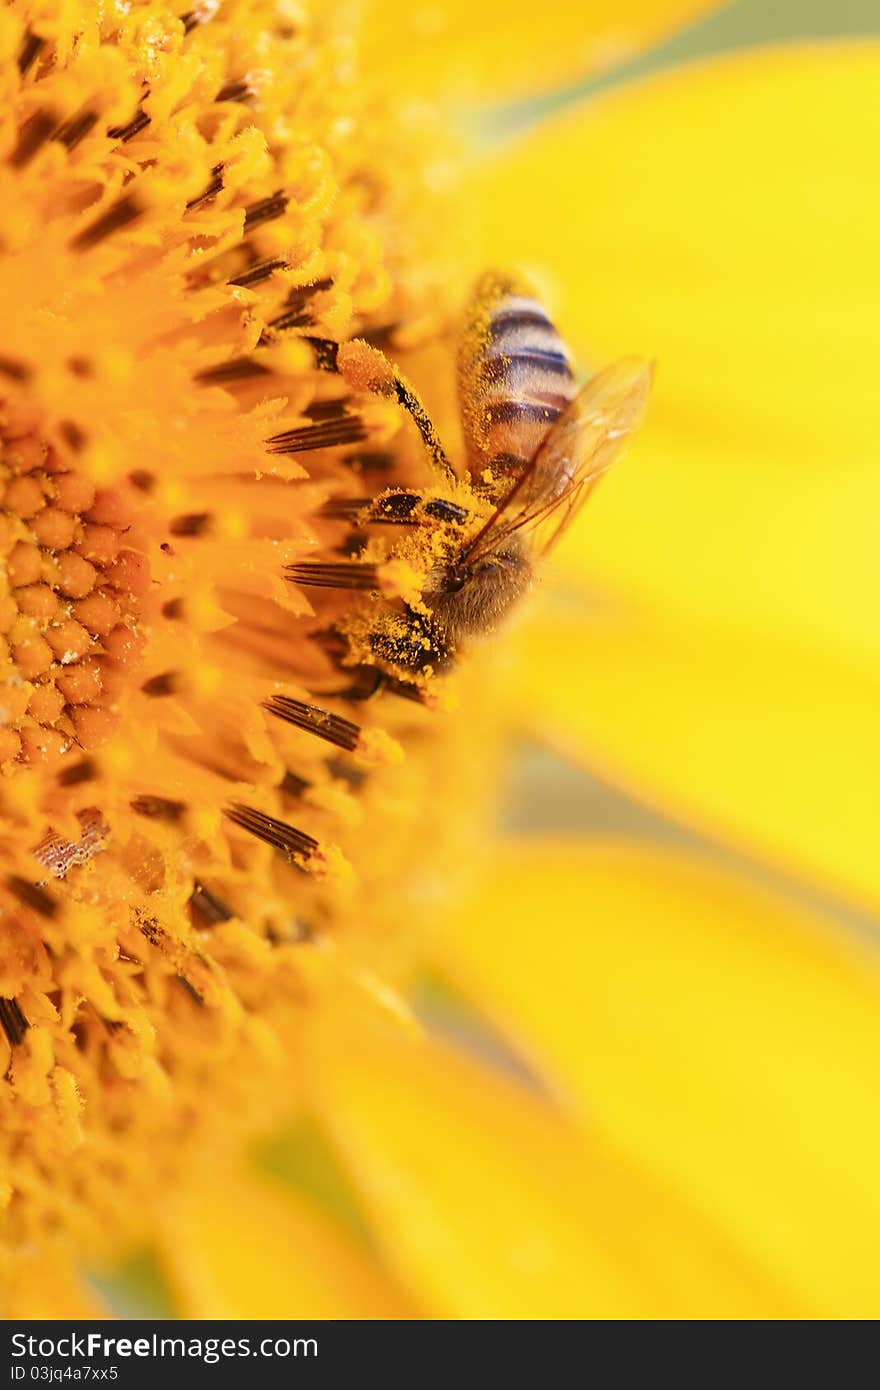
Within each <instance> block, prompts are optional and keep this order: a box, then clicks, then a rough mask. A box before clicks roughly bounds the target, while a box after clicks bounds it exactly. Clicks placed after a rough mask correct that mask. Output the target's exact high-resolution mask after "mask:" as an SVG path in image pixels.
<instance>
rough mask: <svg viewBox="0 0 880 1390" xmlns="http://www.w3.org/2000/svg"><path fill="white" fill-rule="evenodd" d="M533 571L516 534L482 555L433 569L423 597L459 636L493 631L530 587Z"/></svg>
mask: <svg viewBox="0 0 880 1390" xmlns="http://www.w3.org/2000/svg"><path fill="white" fill-rule="evenodd" d="M531 582H532V571H531V566H530V564H529V561H528V558H527V556H526V555H525V553H524V551H523V549H522V546H521V545H520V544H519V542H518V540H517V539H516V538H512V539H510V540H508V541H507V543H506V544H505V545H504V546H503V547H501V548H499V549H497V550H492V551H487V552H485V553H483V554H482V555H478V556H473V557H468V558H457V559H454V560H450V561H449V562H448V563H447V564H445V565H439V566H437V567H436V568H435V569H433V570H431V572H430V574H429V575H428V577H427V581H426V583H425V587H424V589H423V590H422V598H423V599H424V602H425V604H426V605H427V607H428V608H430V610H431V617H432V619H433V621H434V623H436V625H437V626H438V627H440V628H442V629H443V630H444V631H445V632H446V633H447V635H448V636H449V637H450V638H451V639H452V640H453V641H455V640H456V639H457V638H459V637H469V636H472V635H474V634H478V633H482V632H491V631H492V629H493V628H495V627H497V625H498V624H499V623H500V622H501V621H502V620H503V619H504V618H505V617H506V616H507V614H508V612H509V611H510V609H511V608H513V607H514V606H515V605H516V603H517V602H518V601H519V600H520V599H521V598H522V597H523V595H524V594H526V593H527V592H528V590H529V588H530V587H531Z"/></svg>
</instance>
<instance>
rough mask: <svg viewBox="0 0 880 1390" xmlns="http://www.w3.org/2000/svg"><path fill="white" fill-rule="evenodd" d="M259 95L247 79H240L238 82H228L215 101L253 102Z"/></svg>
mask: <svg viewBox="0 0 880 1390" xmlns="http://www.w3.org/2000/svg"><path fill="white" fill-rule="evenodd" d="M256 95H257V92H256V88H255V87H253V86H252V85H251V83H250V81H249V79H248V78H247V77H242V78H239V79H238V81H236V82H227V83H226V84H225V86H223V87H221V88H220V90H219V92H218V93H217V95H216V96H215V98H214V100H215V101H242V102H245V101H253V99H254V97H255V96H256Z"/></svg>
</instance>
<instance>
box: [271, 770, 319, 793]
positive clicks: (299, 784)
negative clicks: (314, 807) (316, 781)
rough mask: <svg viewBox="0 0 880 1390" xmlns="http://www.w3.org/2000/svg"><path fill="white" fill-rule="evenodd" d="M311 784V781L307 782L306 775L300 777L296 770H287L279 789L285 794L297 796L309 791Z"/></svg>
mask: <svg viewBox="0 0 880 1390" xmlns="http://www.w3.org/2000/svg"><path fill="white" fill-rule="evenodd" d="M310 786H311V783H310V782H307V781H306V779H305V777H300V776H298V775H297V773H295V772H285V774H284V776H283V777H282V779H281V781H280V783H279V787H278V789H279V791H282V792H283V793H284V795H285V796H293V797H297V796H302V794H303V792H304V791H308V789H309V787H310Z"/></svg>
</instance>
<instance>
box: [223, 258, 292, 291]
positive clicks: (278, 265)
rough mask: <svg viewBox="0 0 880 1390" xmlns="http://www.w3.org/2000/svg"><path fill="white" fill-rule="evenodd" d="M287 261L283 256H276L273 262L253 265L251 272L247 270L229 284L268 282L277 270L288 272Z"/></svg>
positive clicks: (242, 284) (228, 282)
mask: <svg viewBox="0 0 880 1390" xmlns="http://www.w3.org/2000/svg"><path fill="white" fill-rule="evenodd" d="M286 269H287V261H285V260H284V259H283V257H281V256H276V257H275V258H274V259H273V260H269V261H259V262H258V263H257V265H252V266H251V268H250V270H246V271H244V272H243V274H241V275H236V276H235V277H234V279H232V280H228V281H227V284H230V285H241V286H242V287H243V288H244V287H245V286H246V285H258V284H259V283H260V281H261V280H266V279H268V277H269V276H270V275H274V274H275V271H276V270H286Z"/></svg>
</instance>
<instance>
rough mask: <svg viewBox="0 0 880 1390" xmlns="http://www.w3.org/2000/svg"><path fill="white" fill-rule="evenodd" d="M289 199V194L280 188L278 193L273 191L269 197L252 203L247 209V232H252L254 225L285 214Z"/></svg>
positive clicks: (245, 226)
mask: <svg viewBox="0 0 880 1390" xmlns="http://www.w3.org/2000/svg"><path fill="white" fill-rule="evenodd" d="M289 201H290V200H289V198H288V196H287V194H286V193H285V192H284V191H283V190H282V189H280V188H279V190H278V192H277V193H272V194H271V195H270V196H269V197H268V198H262V199H261V200H260V202H258V203H251V205H250V207H248V208H246V209H245V214H244V230H245V232H252V231H253V229H254V227H258V226H260V224H261V223H263V222H271V221H272V220H273V219H274V218H276V217H281V216H283V214H284V213H285V212H286V211H287V204H288V202H289Z"/></svg>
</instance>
